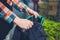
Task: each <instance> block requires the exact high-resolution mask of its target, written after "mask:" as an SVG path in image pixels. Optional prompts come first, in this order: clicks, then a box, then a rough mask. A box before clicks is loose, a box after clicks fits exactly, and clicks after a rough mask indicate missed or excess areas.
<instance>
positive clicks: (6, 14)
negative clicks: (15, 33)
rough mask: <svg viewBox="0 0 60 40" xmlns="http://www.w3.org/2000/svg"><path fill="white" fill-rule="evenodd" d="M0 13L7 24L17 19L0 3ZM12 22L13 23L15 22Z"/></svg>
mask: <svg viewBox="0 0 60 40" xmlns="http://www.w3.org/2000/svg"><path fill="white" fill-rule="evenodd" d="M0 12H1V14H2V15H3V16H4V19H5V20H6V21H7V22H8V23H11V22H12V21H13V20H16V19H17V18H18V16H16V15H15V14H14V13H13V12H12V11H10V10H9V9H8V8H7V7H5V6H4V5H3V4H2V3H1V2H0ZM13 22H14V23H15V21H13Z"/></svg>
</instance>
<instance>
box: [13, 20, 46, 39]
mask: <svg viewBox="0 0 60 40" xmlns="http://www.w3.org/2000/svg"><path fill="white" fill-rule="evenodd" d="M31 21H33V22H34V25H33V27H32V28H30V29H28V30H23V29H22V28H20V27H16V28H15V31H14V35H13V37H12V40H46V34H45V32H44V28H43V26H42V25H40V23H39V22H37V20H36V19H31Z"/></svg>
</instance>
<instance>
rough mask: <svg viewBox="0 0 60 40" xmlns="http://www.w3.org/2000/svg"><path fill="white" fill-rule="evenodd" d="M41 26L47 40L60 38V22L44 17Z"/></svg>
mask: <svg viewBox="0 0 60 40" xmlns="http://www.w3.org/2000/svg"><path fill="white" fill-rule="evenodd" d="M43 26H44V31H45V33H46V35H47V40H60V22H55V21H52V20H49V19H45V20H44V23H43Z"/></svg>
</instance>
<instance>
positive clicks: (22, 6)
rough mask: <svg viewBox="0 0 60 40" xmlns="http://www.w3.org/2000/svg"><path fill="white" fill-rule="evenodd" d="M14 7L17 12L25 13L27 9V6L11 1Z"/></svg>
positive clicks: (14, 0) (15, 0)
mask: <svg viewBox="0 0 60 40" xmlns="http://www.w3.org/2000/svg"><path fill="white" fill-rule="evenodd" d="M13 3H14V4H13V5H14V7H15V8H16V9H17V10H19V11H23V12H25V11H26V9H27V6H26V5H25V4H24V3H23V2H19V1H18V0H13Z"/></svg>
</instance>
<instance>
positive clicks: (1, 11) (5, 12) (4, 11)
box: [0, 0, 26, 21]
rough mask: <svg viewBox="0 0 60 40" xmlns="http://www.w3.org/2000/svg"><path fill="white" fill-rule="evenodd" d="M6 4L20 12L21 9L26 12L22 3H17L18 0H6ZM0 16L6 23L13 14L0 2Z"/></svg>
mask: <svg viewBox="0 0 60 40" xmlns="http://www.w3.org/2000/svg"><path fill="white" fill-rule="evenodd" d="M6 2H7V3H8V4H9V5H10V6H12V4H14V7H15V8H16V9H18V10H19V11H22V10H23V9H25V10H24V11H26V5H25V4H24V3H21V2H18V0H7V1H6ZM0 14H2V15H3V16H4V19H5V20H6V21H7V19H8V18H10V16H11V14H13V12H12V11H11V10H9V9H8V8H7V7H6V6H5V5H4V4H3V3H2V2H0ZM12 21H13V20H12Z"/></svg>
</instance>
